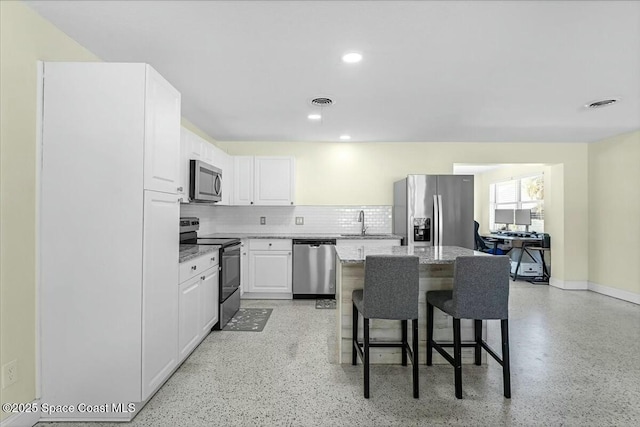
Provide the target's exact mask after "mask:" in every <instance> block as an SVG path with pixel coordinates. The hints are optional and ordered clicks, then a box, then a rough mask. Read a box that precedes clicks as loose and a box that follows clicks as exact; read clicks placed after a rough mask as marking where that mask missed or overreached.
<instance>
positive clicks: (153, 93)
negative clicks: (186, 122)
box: [144, 65, 180, 194]
mask: <svg viewBox="0 0 640 427" xmlns="http://www.w3.org/2000/svg"><path fill="white" fill-rule="evenodd" d="M179 132H180V93H179V92H178V91H177V90H176V89H175V88H174V87H173V86H171V84H169V82H167V81H166V80H165V79H164V78H162V76H161V75H160V74H158V72H157V71H155V70H154V69H153V68H151V67H150V66H148V65H147V66H146V93H145V143H144V189H145V190H155V191H161V192H163V193H171V194H177V193H179V192H180V191H179V190H178V188H179V187H180V178H179V166H178V159H179V158H180V146H179V144H178V143H177V141H179V140H180V133H179Z"/></svg>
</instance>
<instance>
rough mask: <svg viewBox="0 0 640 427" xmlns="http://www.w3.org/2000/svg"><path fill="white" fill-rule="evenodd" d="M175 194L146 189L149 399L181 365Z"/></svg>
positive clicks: (145, 375) (145, 379) (145, 393)
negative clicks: (179, 358)
mask: <svg viewBox="0 0 640 427" xmlns="http://www.w3.org/2000/svg"><path fill="white" fill-rule="evenodd" d="M179 209H180V207H179V204H178V201H177V199H176V195H175V194H167V193H160V192H157V191H145V192H144V237H143V246H144V248H145V249H144V251H143V254H142V399H143V400H146V399H147V398H149V397H150V396H151V394H152V393H153V392H154V391H155V390H157V388H158V387H160V386H161V385H162V383H163V382H164V381H165V380H166V379H167V377H168V376H169V375H170V374H171V372H172V371H173V369H174V368H175V367H176V365H177V364H178V341H177V339H176V338H177V337H178V300H177V298H176V288H175V285H172V283H175V278H176V276H177V273H178V272H177V271H176V264H175V259H176V238H175V236H173V235H172V234H169V233H166V232H165V230H175V229H176V225H175V221H176V217H177V216H179Z"/></svg>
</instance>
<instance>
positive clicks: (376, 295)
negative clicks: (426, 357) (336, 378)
mask: <svg viewBox="0 0 640 427" xmlns="http://www.w3.org/2000/svg"><path fill="white" fill-rule="evenodd" d="M418 280H419V279H418V257H417V256H387V255H369V256H367V257H366V259H365V273H364V289H356V290H354V291H353V294H352V299H353V330H352V337H353V338H352V342H353V348H352V360H351V363H352V364H353V365H356V364H357V363H358V356H359V357H360V358H361V359H362V361H363V363H364V397H365V398H367V399H368V398H369V361H370V358H369V349H370V348H371V347H400V348H402V365H403V366H407V354H408V355H409V358H410V359H411V364H412V366H413V397H415V398H416V399H417V398H418V396H419V390H418V388H419V386H418ZM359 313H361V314H362V317H363V318H364V324H363V330H364V339H363V341H362V342H360V341H358V315H359ZM370 319H394V320H400V323H401V328H402V339H401V341H400V342H380V341H375V342H372V341H370V339H369V326H370V323H369V320H370ZM408 320H411V329H412V334H411V335H412V345H411V346H409V343H408V341H407V321H408Z"/></svg>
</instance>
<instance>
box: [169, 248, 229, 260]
mask: <svg viewBox="0 0 640 427" xmlns="http://www.w3.org/2000/svg"><path fill="white" fill-rule="evenodd" d="M219 249H220V245H180V249H179V251H180V252H179V256H178V260H179V261H178V262H180V263H183V262H186V261H189V260H191V259H194V258H198V257H199V256H202V255H206V254H208V253H211V252H218V250H219Z"/></svg>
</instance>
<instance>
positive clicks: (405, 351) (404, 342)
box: [400, 320, 409, 366]
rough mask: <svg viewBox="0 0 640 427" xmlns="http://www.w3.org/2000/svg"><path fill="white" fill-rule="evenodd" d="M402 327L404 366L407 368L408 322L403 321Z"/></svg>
mask: <svg viewBox="0 0 640 427" xmlns="http://www.w3.org/2000/svg"><path fill="white" fill-rule="evenodd" d="M400 325H401V328H402V366H407V346H408V345H409V343H408V341H407V321H406V320H401V321H400Z"/></svg>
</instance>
